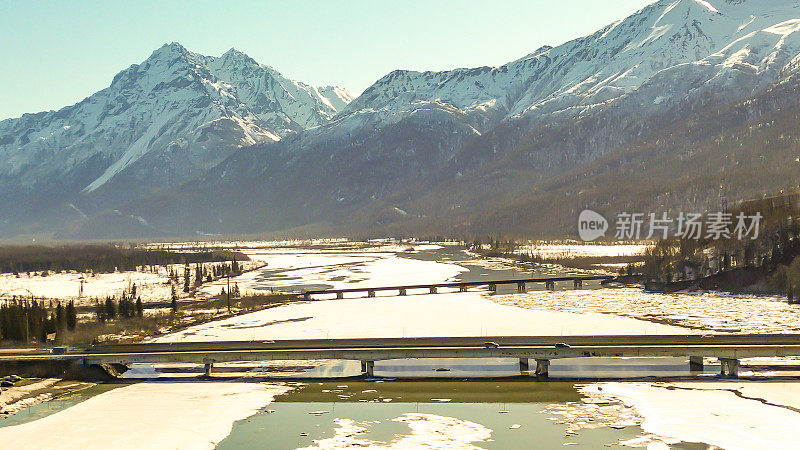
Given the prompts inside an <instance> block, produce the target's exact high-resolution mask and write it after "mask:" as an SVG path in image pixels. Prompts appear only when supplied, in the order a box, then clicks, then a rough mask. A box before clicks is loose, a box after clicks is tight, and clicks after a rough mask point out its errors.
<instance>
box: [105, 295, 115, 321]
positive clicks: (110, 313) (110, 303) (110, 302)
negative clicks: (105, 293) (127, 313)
mask: <svg viewBox="0 0 800 450" xmlns="http://www.w3.org/2000/svg"><path fill="white" fill-rule="evenodd" d="M115 317H117V305H116V304H114V299H112V298H111V297H106V319H113V318H115Z"/></svg>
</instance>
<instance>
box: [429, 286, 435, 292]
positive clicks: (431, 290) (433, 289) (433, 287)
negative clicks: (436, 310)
mask: <svg viewBox="0 0 800 450" xmlns="http://www.w3.org/2000/svg"><path fill="white" fill-rule="evenodd" d="M429 292H430V293H431V294H435V293H436V286H431V289H430V291H429Z"/></svg>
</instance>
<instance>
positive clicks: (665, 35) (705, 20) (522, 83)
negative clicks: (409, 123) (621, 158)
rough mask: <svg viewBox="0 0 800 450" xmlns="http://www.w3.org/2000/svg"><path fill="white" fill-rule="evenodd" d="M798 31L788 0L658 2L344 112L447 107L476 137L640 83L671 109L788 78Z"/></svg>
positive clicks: (419, 80) (379, 85) (403, 74)
mask: <svg viewBox="0 0 800 450" xmlns="http://www.w3.org/2000/svg"><path fill="white" fill-rule="evenodd" d="M798 31H800V3H798V2H796V1H793V0H769V1H763V0H660V1H658V2H656V3H654V4H652V5H650V6H647V7H645V8H644V9H642V10H641V11H639V12H637V13H635V14H633V15H632V16H630V17H628V18H626V19H624V20H620V21H618V22H615V23H613V24H610V25H608V26H606V27H604V28H603V29H601V30H599V31H597V32H596V33H594V34H592V35H590V36H586V37H583V38H580V39H575V40H573V41H570V42H567V43H565V44H563V45H559V46H557V47H554V48H553V47H543V48H540V49H538V50H536V51H534V52H533V53H531V54H529V55H527V56H525V57H523V58H520V59H519V60H516V61H513V62H510V63H508V64H505V65H503V66H500V67H496V68H490V67H481V68H475V69H456V70H451V71H444V72H415V71H408V70H396V71H394V72H391V73H389V74H388V75H386V76H385V77H383V78H381V79H380V80H378V81H377V82H376V83H375V84H373V85H372V86H371V87H370V88H368V89H367V90H366V91H365V92H364V93H363V94H362V95H361V96H360V97H359V98H358V99H356V100H355V101H354V102H352V103H351V104H350V105H349V106H348V107H347V108H346V110H345V111H346V112H349V113H352V114H357V113H359V112H360V113H365V112H368V113H373V114H374V113H381V114H382V115H383V116H384V117H385V118H386V119H385V121H386V122H388V123H391V122H393V121H396V120H397V118H398V117H403V116H407V115H408V114H409V113H410V112H411V111H414V110H417V109H420V108H430V107H440V106H441V105H448V106H450V107H453V108H456V109H457V110H458V113H459V114H467V115H468V116H470V117H471V120H472V123H473V124H474V125H475V126H476V128H477V129H478V130H479V131H481V130H485V129H488V128H490V127H491V126H492V125H494V124H496V123H497V121H499V120H503V119H509V118H515V117H520V116H524V115H535V116H536V115H552V114H566V115H573V114H579V113H581V112H583V111H587V110H591V109H593V108H598V107H603V106H605V105H608V104H609V103H611V102H614V101H615V100H619V99H621V98H623V97H624V96H626V95H627V94H630V93H632V92H634V91H637V90H638V89H640V88H642V87H643V86H644V87H647V86H648V82H651V83H655V84H657V86H656V90H657V91H658V93H657V95H655V97H654V98H651V99H649V101H651V102H655V104H660V103H662V102H664V101H670V100H676V101H680V100H682V99H683V98H684V96H685V95H688V94H690V93H691V91H692V90H694V89H696V88H698V87H699V86H702V85H704V84H705V85H706V86H707V87H710V88H715V89H716V88H722V89H726V88H730V87H731V86H732V85H735V84H737V83H738V81H740V80H741V79H743V78H746V79H752V78H753V77H758V78H759V82H760V84H759V85H761V86H763V85H764V84H765V83H769V82H770V81H773V80H774V79H775V78H776V77H777V76H779V75H780V74H786V72H787V71H792V70H795V68H796V67H797V65H798V60H797V59H796V56H797V55H798V52H800V33H798ZM656 81H657V83H656ZM746 92H752V90H749V91H745V92H744V93H746ZM653 93H655V91H654V92H651V94H653ZM744 93H743V94H744Z"/></svg>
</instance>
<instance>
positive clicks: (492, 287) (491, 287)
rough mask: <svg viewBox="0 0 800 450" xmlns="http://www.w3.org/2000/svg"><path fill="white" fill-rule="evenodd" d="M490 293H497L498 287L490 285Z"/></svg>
mask: <svg viewBox="0 0 800 450" xmlns="http://www.w3.org/2000/svg"><path fill="white" fill-rule="evenodd" d="M489 292H497V285H496V284H494V283H489Z"/></svg>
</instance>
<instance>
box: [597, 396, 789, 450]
mask: <svg viewBox="0 0 800 450" xmlns="http://www.w3.org/2000/svg"><path fill="white" fill-rule="evenodd" d="M584 390H585V391H587V394H589V395H590V396H597V395H600V396H603V397H607V398H610V399H619V400H622V402H623V403H624V404H625V405H627V406H629V407H632V408H633V409H634V410H635V411H636V412H637V413H638V414H639V415H640V416H642V417H643V422H642V424H641V426H642V428H643V429H644V431H645V432H647V433H652V434H654V435H657V436H659V437H662V438H664V439H665V440H681V441H684V442H703V443H706V444H710V445H714V446H716V447H719V448H725V449H727V450H736V449H767V448H769V449H796V448H797V446H798V442H800V428H798V427H797V423H798V421H800V383H798V382H786V381H780V382H754V381H730V382H710V383H709V382H680V383H602V384H593V385H590V386H587V387H586V388H584Z"/></svg>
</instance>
